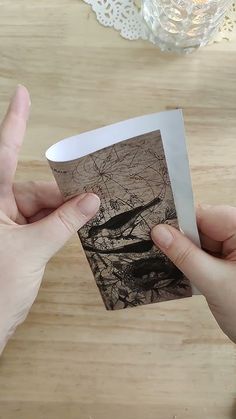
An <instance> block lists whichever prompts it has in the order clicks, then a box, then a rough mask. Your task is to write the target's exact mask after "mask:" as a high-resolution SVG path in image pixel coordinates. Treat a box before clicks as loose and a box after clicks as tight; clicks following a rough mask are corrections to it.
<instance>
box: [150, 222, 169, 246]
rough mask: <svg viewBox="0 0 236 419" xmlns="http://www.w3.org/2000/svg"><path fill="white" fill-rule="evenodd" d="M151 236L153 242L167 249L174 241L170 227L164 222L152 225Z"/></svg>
mask: <svg viewBox="0 0 236 419" xmlns="http://www.w3.org/2000/svg"><path fill="white" fill-rule="evenodd" d="M151 237H152V239H153V241H154V243H155V244H156V245H157V246H158V247H160V248H161V249H164V250H167V249H169V247H170V246H171V244H172V243H173V241H174V236H173V234H172V231H171V228H169V226H167V225H164V224H159V225H156V226H155V227H153V229H152V231H151Z"/></svg>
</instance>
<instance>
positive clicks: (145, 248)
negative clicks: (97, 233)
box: [84, 240, 154, 255]
mask: <svg viewBox="0 0 236 419" xmlns="http://www.w3.org/2000/svg"><path fill="white" fill-rule="evenodd" d="M153 246H154V243H153V241H152V240H142V241H139V242H136V243H131V244H127V245H125V246H122V247H116V248H112V249H100V248H97V247H96V246H89V245H87V244H85V245H84V250H85V251H87V252H94V253H99V254H106V255H109V254H120V253H123V254H125V253H144V252H149V251H150V250H151V249H152V248H153Z"/></svg>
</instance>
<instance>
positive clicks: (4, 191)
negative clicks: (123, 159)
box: [0, 86, 100, 353]
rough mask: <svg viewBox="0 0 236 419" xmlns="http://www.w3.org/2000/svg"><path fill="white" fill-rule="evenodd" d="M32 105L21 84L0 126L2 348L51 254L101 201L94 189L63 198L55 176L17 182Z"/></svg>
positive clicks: (28, 304) (22, 316)
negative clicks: (49, 178)
mask: <svg viewBox="0 0 236 419" xmlns="http://www.w3.org/2000/svg"><path fill="white" fill-rule="evenodd" d="M29 108H30V99H29V94H28V91H27V90H26V88H24V87H23V86H18V88H17V90H16V93H15V95H14V97H13V99H12V101H11V103H10V106H9V108H8V111H7V114H6V116H5V118H4V120H3V122H2V124H1V126H0V239H1V240H0V353H1V351H2V350H3V348H4V346H5V344H6V342H7V340H8V339H9V337H10V336H11V335H12V333H13V332H14V330H15V328H16V326H17V325H18V324H20V323H21V322H22V321H23V320H24V319H25V317H26V316H27V314H28V312H29V310H30V307H31V305H32V304H33V302H34V300H35V298H36V296H37V293H38V290H39V287H40V284H41V280H42V276H43V273H44V269H45V265H46V263H47V262H48V260H49V259H50V258H51V257H52V256H53V255H54V253H56V252H57V251H58V250H59V249H60V248H61V247H62V246H63V245H64V243H65V242H66V241H67V240H68V239H69V238H70V237H71V235H72V234H73V233H75V232H76V231H78V230H79V229H80V228H81V227H82V226H83V225H84V224H85V223H86V222H87V221H89V219H90V218H92V217H93V216H94V215H95V213H96V212H97V210H98V208H99V204H100V201H99V198H98V197H97V196H96V195H94V194H91V193H89V194H83V195H81V196H79V197H76V198H73V199H71V200H70V201H68V202H66V203H63V199H62V196H61V194H60V192H59V190H58V187H57V185H56V183H53V182H52V183H47V182H28V183H17V184H14V175H15V171H16V167H17V160H18V153H19V150H20V147H21V143H22V141H23V138H24V134H25V129H26V122H27V119H28V114H29Z"/></svg>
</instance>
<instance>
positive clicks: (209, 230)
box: [0, 86, 236, 353]
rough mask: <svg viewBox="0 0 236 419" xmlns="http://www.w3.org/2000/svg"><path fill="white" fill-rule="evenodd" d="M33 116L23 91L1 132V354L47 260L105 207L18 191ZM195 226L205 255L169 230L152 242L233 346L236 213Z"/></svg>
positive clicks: (202, 213)
mask: <svg viewBox="0 0 236 419" xmlns="http://www.w3.org/2000/svg"><path fill="white" fill-rule="evenodd" d="M29 109H30V99H29V94H28V91H27V89H26V88H25V87H23V86H18V88H17V90H16V92H15V95H14V97H13V99H12V100H11V103H10V105H9V108H8V111H7V113H6V116H5V118H4V120H3V122H2V124H1V126H0V237H1V241H0V353H1V352H2V350H3V349H4V347H5V345H6V343H7V341H8V339H9V337H10V336H11V335H12V334H13V333H14V331H15V329H16V327H17V326H18V325H19V324H20V323H22V322H23V321H24V319H25V318H26V316H27V314H28V312H29V310H30V308H31V306H32V304H33V302H34V300H35V298H36V296H37V293H38V290H39V287H40V284H41V281H42V277H43V273H44V269H45V266H46V264H47V262H48V261H49V259H50V258H51V257H52V256H53V255H54V254H55V253H56V252H57V251H58V250H59V249H60V248H61V247H62V246H63V245H64V244H65V243H66V241H67V240H68V239H69V238H70V237H71V236H72V234H74V233H75V232H76V231H78V230H79V229H80V228H81V227H82V226H83V225H84V224H85V223H86V222H87V221H89V220H90V219H91V218H92V217H93V216H94V215H95V214H96V212H97V211H98V209H99V205H100V200H99V198H98V197H97V196H96V195H94V194H83V195H81V196H78V197H76V198H73V199H72V200H70V201H68V202H66V203H63V199H62V197H61V195H60V193H59V190H58V188H57V186H56V184H55V183H54V182H27V183H21V184H19V183H18V184H15V183H14V176H15V171H16V167H17V160H18V153H19V150H20V147H21V144H22V141H23V138H24V134H25V129H26V124H27V120H28V115H29ZM197 220H198V227H199V230H200V234H201V241H202V246H203V248H204V250H200V249H198V248H197V247H195V246H194V245H193V244H192V243H191V242H190V241H189V240H188V239H187V238H186V237H185V236H184V235H183V234H181V233H180V232H179V231H177V230H176V229H174V228H173V227H171V226H167V225H159V226H156V227H154V229H153V230H152V232H151V236H152V239H153V241H154V243H155V244H156V245H157V246H158V247H160V248H161V250H162V251H163V252H164V253H166V255H167V256H168V257H169V258H170V259H171V260H172V261H173V262H174V263H175V264H176V265H177V266H178V267H179V269H180V270H182V271H183V272H184V274H185V275H186V276H187V277H188V278H189V279H190V281H191V282H192V283H193V284H194V285H195V286H196V287H197V288H198V289H199V290H200V291H201V292H202V294H203V295H205V297H206V299H207V301H208V304H209V307H210V309H211V311H212V313H213V315H214V317H215V318H216V320H217V322H218V324H219V326H220V327H221V328H222V330H223V331H224V332H225V333H226V334H227V335H228V336H229V337H230V339H232V340H233V341H234V342H236V284H235V276H236V208H232V207H228V206H219V207H199V208H198V210H197Z"/></svg>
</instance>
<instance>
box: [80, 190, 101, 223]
mask: <svg viewBox="0 0 236 419" xmlns="http://www.w3.org/2000/svg"><path fill="white" fill-rule="evenodd" d="M99 207H100V198H99V197H98V195H96V194H94V193H91V192H89V193H86V194H85V195H84V196H83V197H82V199H81V196H80V197H79V199H78V201H77V208H78V209H79V211H80V212H81V214H82V215H84V216H85V217H86V218H91V217H93V216H94V215H95V214H96V213H97V211H98V210H99Z"/></svg>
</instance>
